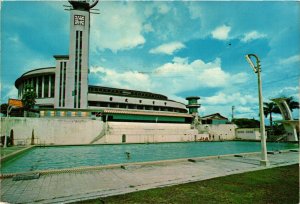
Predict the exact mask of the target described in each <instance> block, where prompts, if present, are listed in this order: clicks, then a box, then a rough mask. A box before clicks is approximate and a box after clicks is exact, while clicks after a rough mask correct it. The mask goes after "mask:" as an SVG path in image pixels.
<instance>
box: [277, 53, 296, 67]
mask: <svg viewBox="0 0 300 204" xmlns="http://www.w3.org/2000/svg"><path fill="white" fill-rule="evenodd" d="M296 62H300V55H293V56H290V57H288V58H285V59H280V60H279V64H282V65H287V64H293V63H296Z"/></svg>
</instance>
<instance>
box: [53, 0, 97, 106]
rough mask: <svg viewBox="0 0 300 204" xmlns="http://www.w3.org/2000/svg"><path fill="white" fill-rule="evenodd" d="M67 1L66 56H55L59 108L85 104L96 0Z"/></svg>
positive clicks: (86, 100) (57, 104) (57, 103)
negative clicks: (90, 40) (68, 16)
mask: <svg viewBox="0 0 300 204" xmlns="http://www.w3.org/2000/svg"><path fill="white" fill-rule="evenodd" d="M69 3H70V4H71V7H70V48H69V58H68V59H65V58H56V61H57V63H56V64H57V65H56V67H57V69H56V75H57V76H56V82H57V83H56V84H57V85H58V86H57V87H60V88H59V89H60V90H59V91H58V98H59V101H57V102H56V103H55V105H56V107H58V108H60V107H61V108H71V109H73V108H74V109H86V108H87V105H88V103H87V102H88V98H87V96H88V69H89V37H90V10H91V9H92V8H93V7H94V6H96V4H97V3H98V0H94V1H88V0H81V1H80V0H79V1H75V0H69ZM63 60H65V61H63ZM61 65H62V66H63V67H62V68H61V67H60V66H61ZM59 96H61V97H59Z"/></svg>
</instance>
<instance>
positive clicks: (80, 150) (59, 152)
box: [1, 141, 298, 174]
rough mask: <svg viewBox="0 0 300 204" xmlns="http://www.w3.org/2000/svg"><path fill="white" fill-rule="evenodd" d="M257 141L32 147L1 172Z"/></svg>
mask: <svg viewBox="0 0 300 204" xmlns="http://www.w3.org/2000/svg"><path fill="white" fill-rule="evenodd" d="M260 145H261V144H260V142H240V141H228V142H196V143H158V144H123V145H91V146H53V147H35V148H33V149H32V150H30V151H28V152H25V153H24V154H22V155H19V156H16V157H15V158H13V159H10V160H8V161H5V162H3V163H2V166H1V173H2V174H7V173H17V172H29V171H37V170H49V169H64V168H74V167H83V166H99V165H108V164H119V163H130V162H144V161H158V160H170V159H180V158H191V157H202V156H213V155H224V154H236V153H246V152H258V151H260V148H261V146H260ZM267 147H268V151H274V150H283V149H294V148H298V144H290V143H267ZM126 152H128V153H130V158H128V156H127V154H126Z"/></svg>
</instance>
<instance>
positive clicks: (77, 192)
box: [1, 152, 299, 203]
mask: <svg viewBox="0 0 300 204" xmlns="http://www.w3.org/2000/svg"><path fill="white" fill-rule="evenodd" d="M268 156H269V160H270V163H271V166H270V167H269V168H273V167H277V166H285V165H290V164H296V163H299V153H298V152H285V153H281V154H274V155H268ZM259 160H260V158H259V154H253V155H248V156H245V157H234V156H226V157H220V158H210V159H205V160H202V159H201V160H197V161H196V162H188V161H180V162H174V163H159V164H151V165H137V164H135V165H127V166H126V168H125V169H123V168H120V167H118V168H117V167H115V168H111V169H101V170H94V171H86V172H84V171H83V172H74V173H61V174H49V175H41V176H40V178H39V179H33V180H21V181H13V180H12V178H7V179H2V180H1V201H5V202H9V203H68V202H74V201H80V200H86V199H92V198H96V197H105V196H111V195H117V194H124V193H129V192H134V191H139V190H145V189H150V188H157V187H162V186H169V185H174V184H181V183H187V182H191V181H200V180H205V179H210V178H215V177H220V176H226V175H230V174H237V173H242V172H248V171H255V170H260V169H264V168H266V167H262V166H260V165H259Z"/></svg>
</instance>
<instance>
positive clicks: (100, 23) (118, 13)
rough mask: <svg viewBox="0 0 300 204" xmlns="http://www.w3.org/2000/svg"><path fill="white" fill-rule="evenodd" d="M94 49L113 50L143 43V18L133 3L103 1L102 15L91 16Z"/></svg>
mask: <svg viewBox="0 0 300 204" xmlns="http://www.w3.org/2000/svg"><path fill="white" fill-rule="evenodd" d="M91 24H92V26H91V27H92V28H93V30H92V32H91V42H93V44H92V49H93V50H94V51H95V50H97V49H100V50H102V49H110V50H112V51H113V52H116V51H119V50H127V49H132V48H135V47H137V46H139V45H143V44H144V43H145V42H146V40H145V38H144V36H143V35H142V31H143V18H142V17H140V16H139V15H138V13H137V9H136V7H135V6H134V4H133V3H125V4H124V3H120V2H103V3H102V4H101V15H99V16H97V19H96V17H95V16H94V17H92V18H91Z"/></svg>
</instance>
